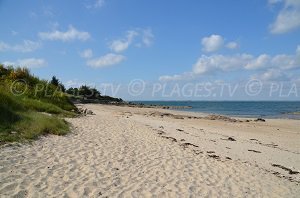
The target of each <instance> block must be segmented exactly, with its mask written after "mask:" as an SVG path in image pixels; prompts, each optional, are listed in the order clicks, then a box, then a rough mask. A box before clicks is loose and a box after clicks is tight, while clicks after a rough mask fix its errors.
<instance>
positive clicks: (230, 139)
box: [228, 137, 236, 141]
mask: <svg viewBox="0 0 300 198" xmlns="http://www.w3.org/2000/svg"><path fill="white" fill-rule="evenodd" d="M228 140H229V141H236V140H235V139H234V138H233V137H229V138H228Z"/></svg>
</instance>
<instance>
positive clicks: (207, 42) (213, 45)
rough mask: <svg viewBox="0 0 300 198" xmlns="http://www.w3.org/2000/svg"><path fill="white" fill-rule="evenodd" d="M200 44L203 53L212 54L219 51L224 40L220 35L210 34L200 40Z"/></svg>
mask: <svg viewBox="0 0 300 198" xmlns="http://www.w3.org/2000/svg"><path fill="white" fill-rule="evenodd" d="M201 44H202V46H203V48H202V50H203V51H205V52H214V51H217V50H219V49H221V47H222V46H223V44H224V39H223V37H222V36H220V35H216V34H212V35H211V36H209V37H204V38H203V39H202V40H201Z"/></svg>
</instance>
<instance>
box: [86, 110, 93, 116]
mask: <svg viewBox="0 0 300 198" xmlns="http://www.w3.org/2000/svg"><path fill="white" fill-rule="evenodd" d="M86 114H88V115H93V114H94V113H93V111H92V110H87V111H86Z"/></svg>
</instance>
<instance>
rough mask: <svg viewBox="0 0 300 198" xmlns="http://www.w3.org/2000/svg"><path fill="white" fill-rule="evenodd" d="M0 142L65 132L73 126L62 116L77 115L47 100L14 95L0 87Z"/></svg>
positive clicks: (30, 138)
mask: <svg viewBox="0 0 300 198" xmlns="http://www.w3.org/2000/svg"><path fill="white" fill-rule="evenodd" d="M0 112H1V113H0V142H1V143H3V142H14V141H23V140H32V139H36V138H37V137H38V136H40V135H45V134H55V135H64V134H66V133H67V132H68V131H69V125H68V123H67V122H66V121H64V120H63V118H62V117H65V116H68V117H71V116H75V115H76V114H75V113H73V112H69V111H66V110H63V109H61V108H60V107H58V106H55V105H53V104H51V103H46V102H43V101H39V100H35V99H30V98H21V97H16V96H13V95H11V94H9V93H6V92H5V91H3V89H1V90H0Z"/></svg>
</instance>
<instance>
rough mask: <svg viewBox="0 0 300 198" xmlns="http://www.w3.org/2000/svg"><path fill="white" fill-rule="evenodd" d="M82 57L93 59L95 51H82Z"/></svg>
mask: <svg viewBox="0 0 300 198" xmlns="http://www.w3.org/2000/svg"><path fill="white" fill-rule="evenodd" d="M80 56H81V57H82V58H92V57H93V50H91V49H86V50H84V51H82V52H81V53H80Z"/></svg>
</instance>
